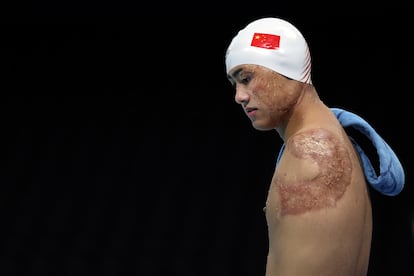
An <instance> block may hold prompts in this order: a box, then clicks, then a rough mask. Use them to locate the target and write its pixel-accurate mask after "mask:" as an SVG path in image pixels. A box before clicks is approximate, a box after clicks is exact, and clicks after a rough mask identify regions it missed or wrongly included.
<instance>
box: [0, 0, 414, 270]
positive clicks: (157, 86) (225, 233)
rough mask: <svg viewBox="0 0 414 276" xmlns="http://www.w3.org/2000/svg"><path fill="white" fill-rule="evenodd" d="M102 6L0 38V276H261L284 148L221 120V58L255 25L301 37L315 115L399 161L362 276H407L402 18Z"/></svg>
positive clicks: (233, 109)
mask: <svg viewBox="0 0 414 276" xmlns="http://www.w3.org/2000/svg"><path fill="white" fill-rule="evenodd" d="M56 3H58V4H56ZM73 3H75V4H73ZM100 3H101V4H100V5H98V4H96V3H88V4H85V3H84V2H83V3H76V2H72V4H71V5H70V4H68V3H67V2H38V3H32V6H31V7H30V8H29V9H28V10H26V12H29V14H30V16H29V17H26V16H18V17H14V18H11V19H10V20H6V21H4V22H3V23H2V25H1V46H0V52H1V59H2V67H3V70H2V71H3V73H2V77H1V79H2V93H1V108H0V110H1V127H2V128H1V129H2V143H1V160H2V166H1V173H0V183H1V185H0V187H1V191H0V197H1V198H0V206H1V209H0V212H1V218H2V219H1V222H2V223H1V240H0V244H1V248H0V249H1V255H0V271H1V272H0V274H1V275H140V276H141V275H142V276H144V275H145V276H147V275H148V276H153V275H154V276H155V275H157V276H158V275H174V276H175V275H181V276H187V275H194V276H195V275H197V276H198V275H219V276H221V275H223V276H224V275H228V276H230V275H257V276H259V275H264V271H265V261H266V255H267V229H266V222H265V218H264V213H263V210H262V209H263V207H264V204H265V200H266V195H267V188H268V185H269V181H270V179H271V176H272V171H273V168H274V164H275V160H276V156H277V153H278V150H279V148H280V146H281V140H280V138H279V136H278V135H277V133H276V132H259V131H256V130H254V129H253V128H252V127H251V124H250V122H249V121H248V119H247V118H246V117H245V116H244V114H243V113H242V111H241V109H240V108H239V107H238V106H237V105H236V104H235V103H234V101H233V97H234V92H233V89H232V87H231V86H230V83H229V82H228V81H227V79H226V76H225V70H224V53H225V49H226V46H227V45H228V43H229V42H230V39H231V38H232V37H233V35H235V33H236V32H237V31H238V30H239V29H240V28H241V27H243V26H244V25H245V24H247V22H249V21H251V20H252V19H254V18H256V17H261V16H267V15H273V16H279V17H282V18H285V19H288V20H289V21H291V22H292V23H294V24H295V25H296V26H297V27H298V28H299V29H300V30H301V31H302V32H303V34H304V35H305V38H306V39H307V40H308V43H309V45H310V49H311V52H312V57H313V82H314V84H315V86H316V87H317V90H318V92H319V94H320V96H321V98H322V99H323V101H324V102H325V103H326V104H327V105H329V106H336V107H342V108H346V109H348V110H351V111H354V112H356V113H357V114H359V115H361V116H362V117H364V118H365V119H366V120H367V121H369V122H370V123H371V125H373V126H374V128H375V129H376V130H377V131H378V132H379V133H380V134H381V135H382V136H383V137H384V138H385V140H386V141H387V142H388V143H389V144H390V145H391V146H392V148H393V149H394V151H395V152H396V153H397V155H398V156H399V157H400V159H401V162H402V164H403V166H404V168H405V171H406V186H405V188H404V190H403V192H402V193H401V194H399V195H398V196H396V197H387V196H383V195H380V194H378V193H377V192H375V191H373V190H372V200H373V213H374V233H373V246H372V254H371V263H370V269H369V275H379V274H381V275H413V273H414V268H413V267H414V266H413V261H414V252H413V244H414V240H413V231H414V230H413V224H412V221H413V212H414V208H413V204H412V198H413V194H414V192H413V187H412V185H411V184H412V183H411V178H412V171H411V167H412V159H411V158H410V157H411V155H412V154H413V150H412V148H411V140H412V139H411V135H410V134H409V133H411V126H412V115H409V114H410V113H411V112H410V108H411V105H412V104H411V101H410V97H411V93H412V91H411V90H412V84H411V82H412V81H411V79H412V73H411V72H412V69H411V67H412V66H411V64H412V63H411V61H412V57H411V56H412V50H411V48H410V44H409V42H408V41H409V39H410V38H409V35H408V34H409V29H408V24H407V22H405V20H404V19H403V18H402V17H398V14H397V16H396V19H395V18H394V19H392V20H391V19H390V14H392V15H393V16H394V17H395V14H393V10H392V9H384V10H382V9H379V8H378V7H377V8H376V9H375V8H374V9H371V10H370V13H367V12H362V11H361V10H359V11H360V12H359V13H354V14H349V13H347V10H346V9H341V7H337V10H338V11H343V12H339V13H338V14H335V13H327V14H326V13H325V14H324V15H323V16H316V15H315V14H312V13H311V12H309V13H307V12H306V11H307V10H306V8H305V7H304V10H301V11H302V12H301V13H299V12H297V10H296V9H294V8H293V7H288V6H287V5H285V6H283V7H282V6H280V5H279V6H278V8H277V9H274V11H272V10H271V9H268V8H267V7H266V8H263V10H260V9H259V8H257V6H256V9H254V8H250V7H249V6H242V8H243V10H244V13H237V12H235V11H234V10H233V9H232V8H228V10H226V9H223V8H219V7H217V6H218V5H216V6H210V5H202V4H200V5H198V4H197V3H196V2H195V3H194V4H192V5H191V6H186V9H187V11H188V9H193V10H194V12H191V13H188V12H184V10H182V9H181V6H179V5H174V4H170V5H168V4H167V5H165V4H160V6H162V7H163V8H164V9H161V8H160V9H159V10H157V12H155V11H154V10H156V9H154V10H152V11H148V10H144V9H142V7H141V6H140V5H139V4H134V5H133V4H130V5H126V4H125V3H123V2H118V4H116V5H114V4H113V3H111V4H110V3H109V2H100ZM153 5H154V6H156V5H157V4H153ZM253 6H254V5H253ZM292 6H294V5H292ZM183 7H184V5H183ZM170 8H171V9H173V8H176V9H177V12H176V13H175V16H172V15H171V14H174V13H173V12H172V10H170ZM349 10H353V7H349ZM213 11H216V13H215V14H214V12H213ZM231 11H233V12H231Z"/></svg>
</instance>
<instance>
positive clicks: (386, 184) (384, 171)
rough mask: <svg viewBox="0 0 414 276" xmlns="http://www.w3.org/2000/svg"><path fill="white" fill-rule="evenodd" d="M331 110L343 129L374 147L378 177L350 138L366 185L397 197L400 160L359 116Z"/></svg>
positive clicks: (401, 171) (401, 179) (400, 185)
mask: <svg viewBox="0 0 414 276" xmlns="http://www.w3.org/2000/svg"><path fill="white" fill-rule="evenodd" d="M331 110H332V112H333V113H334V114H335V116H336V117H337V118H338V120H339V122H340V123H341V125H342V126H343V127H344V128H345V127H353V128H355V129H356V130H358V131H359V132H361V133H362V134H363V135H365V136H366V137H367V138H368V139H369V140H370V141H371V143H372V145H373V146H374V147H375V149H376V151H377V154H378V160H379V176H378V175H377V173H376V171H375V169H374V168H373V166H372V163H371V161H370V160H369V158H368V156H367V155H366V154H365V152H364V151H363V149H362V148H361V147H360V146H359V145H358V144H357V143H356V141H355V140H354V139H352V137H351V140H352V142H353V144H354V146H355V149H356V150H357V152H358V154H359V156H360V157H361V161H362V165H363V169H364V172H365V177H366V180H367V181H368V183H369V184H370V185H371V186H372V187H373V188H374V189H375V190H377V191H378V192H380V193H382V194H384V195H388V196H395V195H398V194H399V193H400V192H401V191H402V189H403V188H404V183H405V174H404V169H403V167H402V165H401V163H400V160H399V159H398V157H397V156H396V154H395V153H394V151H393V150H392V149H391V147H390V146H389V145H388V144H387V143H386V142H385V141H384V139H383V138H382V137H381V136H380V135H379V134H378V133H377V132H376V131H375V130H374V128H373V127H372V126H371V125H370V124H369V123H368V122H366V121H365V120H364V119H362V118H361V117H360V116H358V115H356V114H354V113H352V112H349V111H345V110H343V109H340V108H331ZM284 148H285V145H284V144H283V145H282V147H281V149H280V151H279V155H278V158H277V162H279V160H280V157H281V156H282V153H283V150H284Z"/></svg>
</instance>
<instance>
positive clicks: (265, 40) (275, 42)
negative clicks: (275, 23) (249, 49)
mask: <svg viewBox="0 0 414 276" xmlns="http://www.w3.org/2000/svg"><path fill="white" fill-rule="evenodd" d="M279 42H280V36H279V35H273V34H263V33H254V35H253V39H252V43H251V44H250V45H251V46H254V47H259V48H265V49H277V48H279Z"/></svg>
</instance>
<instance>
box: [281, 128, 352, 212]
mask: <svg viewBox="0 0 414 276" xmlns="http://www.w3.org/2000/svg"><path fill="white" fill-rule="evenodd" d="M351 174H352V163H351V159H350V156H349V153H348V151H347V148H346V146H345V144H344V142H343V141H342V140H341V139H340V137H338V136H337V135H335V134H333V133H332V132H330V131H329V130H326V129H322V128H317V129H310V130H306V131H303V132H300V133H298V134H296V135H294V136H293V137H291V138H290V139H289V140H288V141H287V142H286V148H285V152H284V154H283V157H282V159H281V161H280V163H279V166H278V168H277V171H276V173H275V178H274V181H275V183H274V184H275V185H276V189H277V191H278V194H279V196H278V197H279V200H280V215H289V214H290V215H297V214H302V213H305V212H309V211H315V210H320V209H324V208H332V207H335V206H336V203H337V202H338V200H340V199H341V197H342V196H343V195H344V193H345V191H346V189H347V187H348V186H349V184H350V181H351Z"/></svg>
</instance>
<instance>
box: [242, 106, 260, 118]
mask: <svg viewBox="0 0 414 276" xmlns="http://www.w3.org/2000/svg"><path fill="white" fill-rule="evenodd" d="M244 110H245V111H246V114H247V116H249V117H252V116H254V115H255V114H256V111H257V108H253V107H247V108H245V109H244Z"/></svg>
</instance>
